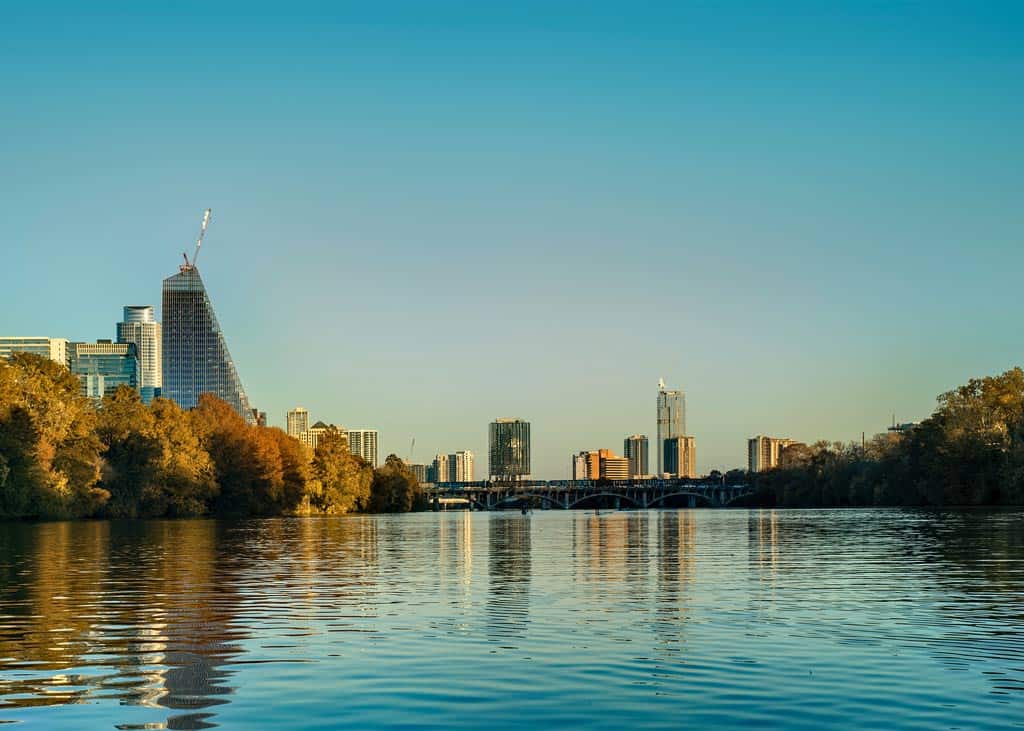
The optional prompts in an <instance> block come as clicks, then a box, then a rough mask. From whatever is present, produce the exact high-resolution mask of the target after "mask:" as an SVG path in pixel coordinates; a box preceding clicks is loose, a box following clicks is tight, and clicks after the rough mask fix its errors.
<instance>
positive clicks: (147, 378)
mask: <svg viewBox="0 0 1024 731" xmlns="http://www.w3.org/2000/svg"><path fill="white" fill-rule="evenodd" d="M162 339H163V338H162V336H161V331H160V323H159V322H157V321H156V319H155V318H154V317H153V307H152V306H151V305H128V306H127V307H125V308H124V322H119V323H117V342H119V343H134V344H135V352H136V354H137V356H138V359H139V393H140V394H142V400H143V401H144V402H145V403H147V404H148V403H149V402H150V401H152V400H153V398H154V397H155V396H156V395H157V393H158V392H159V389H160V388H161V387H162V386H163V356H162V355H161V344H162Z"/></svg>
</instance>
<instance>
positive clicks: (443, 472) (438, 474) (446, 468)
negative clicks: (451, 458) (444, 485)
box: [430, 454, 452, 482]
mask: <svg viewBox="0 0 1024 731" xmlns="http://www.w3.org/2000/svg"><path fill="white" fill-rule="evenodd" d="M430 481H431V482H451V481H452V480H451V470H450V465H449V463H448V455H447V454H438V455H435V456H434V462H433V464H432V465H430Z"/></svg>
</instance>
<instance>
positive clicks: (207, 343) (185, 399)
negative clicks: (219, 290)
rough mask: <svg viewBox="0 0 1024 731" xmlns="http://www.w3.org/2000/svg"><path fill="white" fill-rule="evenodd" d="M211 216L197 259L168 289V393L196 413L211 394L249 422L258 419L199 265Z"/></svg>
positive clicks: (165, 382) (165, 351) (165, 291)
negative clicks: (204, 398)
mask: <svg viewBox="0 0 1024 731" xmlns="http://www.w3.org/2000/svg"><path fill="white" fill-rule="evenodd" d="M208 221H209V211H207V214H206V216H205V217H204V218H203V226H202V229H201V230H200V234H199V241H198V242H197V244H196V254H194V255H193V257H192V261H189V259H188V256H187V255H186V257H185V263H184V264H183V265H182V266H180V267H179V271H178V273H177V274H175V275H174V276H171V277H168V278H167V279H165V280H164V285H163V340H162V345H163V348H162V350H163V353H162V355H163V391H162V395H163V396H164V398H169V399H171V400H173V401H174V402H175V403H177V404H178V406H180V407H181V408H183V409H191V408H194V407H195V406H196V404H197V403H198V402H199V396H200V395H201V394H204V393H211V394H213V395H214V396H217V397H218V398H220V399H223V400H224V401H227V402H228V403H229V404H231V406H232V407H233V408H234V409H235V411H237V412H238V413H239V414H240V415H241V416H242V418H244V419H245V420H246V422H247V423H250V424H251V423H253V422H254V420H255V417H254V415H253V410H252V408H251V406H250V404H249V398H248V397H247V396H246V395H245V389H243V388H242V381H241V379H240V378H239V377H238V371H237V370H236V369H235V363H234V361H233V360H231V353H229V352H228V344H227V341H225V339H224V332H223V331H222V330H221V328H220V324H219V323H218V322H217V315H216V313H215V312H214V311H213V304H212V303H211V302H210V297H209V295H208V294H207V293H206V287H205V286H204V285H203V280H202V278H201V277H200V276H199V270H198V269H197V268H196V266H195V259H196V256H198V253H199V245H200V244H201V243H202V237H203V233H205V231H206V224H207V222H208Z"/></svg>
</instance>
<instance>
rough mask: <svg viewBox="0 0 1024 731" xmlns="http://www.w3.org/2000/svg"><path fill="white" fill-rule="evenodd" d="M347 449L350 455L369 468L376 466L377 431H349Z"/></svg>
mask: <svg viewBox="0 0 1024 731" xmlns="http://www.w3.org/2000/svg"><path fill="white" fill-rule="evenodd" d="M347 434H348V448H349V450H350V451H351V452H352V454H355V455H358V456H360V457H362V458H363V459H365V460H366V461H367V462H369V463H370V466H371V467H376V466H377V430H376V429H349V430H348V432H347Z"/></svg>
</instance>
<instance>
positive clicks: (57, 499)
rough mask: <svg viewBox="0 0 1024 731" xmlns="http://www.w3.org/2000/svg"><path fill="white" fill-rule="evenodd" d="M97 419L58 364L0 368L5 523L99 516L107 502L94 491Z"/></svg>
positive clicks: (0, 502) (30, 358)
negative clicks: (20, 519)
mask: <svg viewBox="0 0 1024 731" xmlns="http://www.w3.org/2000/svg"><path fill="white" fill-rule="evenodd" d="M95 418H96V414H95V410H94V409H93V406H92V404H91V403H90V402H89V401H88V400H87V399H85V398H83V397H82V396H81V394H80V385H79V381H78V379H77V378H76V377H75V376H73V375H72V374H71V372H70V371H68V369H67V368H65V367H64V366H62V365H60V364H59V363H55V362H53V361H51V360H49V359H47V358H43V357H40V356H37V355H32V354H29V353H15V354H13V355H12V356H11V357H10V359H9V360H8V361H7V362H0V457H2V458H3V465H4V473H5V479H4V481H3V494H2V495H0V516H4V517H37V518H69V517H79V516H86V515H92V514H93V513H94V512H95V511H96V510H97V509H99V507H100V506H101V505H102V504H103V503H104V502H105V500H106V498H107V497H108V496H107V494H106V492H105V491H104V490H103V489H101V488H99V487H97V485H96V483H97V481H98V480H99V466H100V457H99V455H100V450H101V449H102V445H101V444H100V442H99V440H98V439H97V438H96V434H95Z"/></svg>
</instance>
